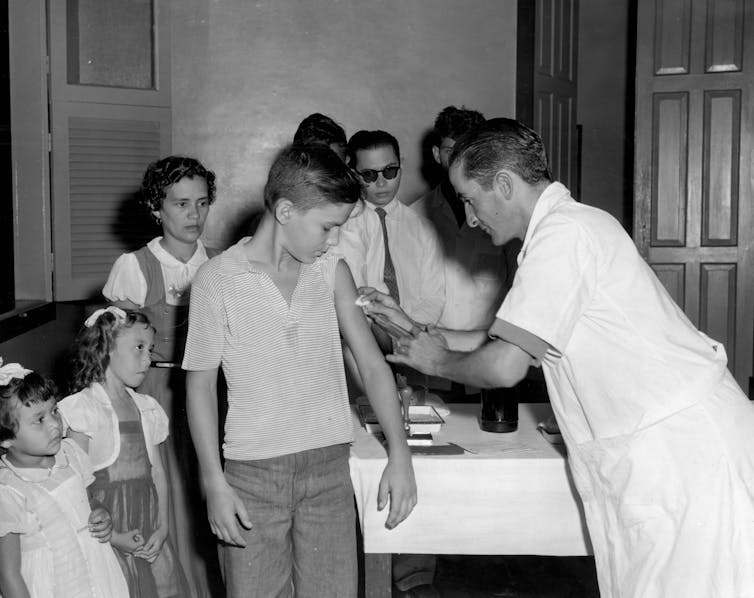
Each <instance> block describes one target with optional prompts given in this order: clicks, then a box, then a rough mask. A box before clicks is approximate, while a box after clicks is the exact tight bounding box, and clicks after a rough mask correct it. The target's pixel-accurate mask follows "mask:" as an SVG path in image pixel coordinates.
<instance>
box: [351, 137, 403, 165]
mask: <svg viewBox="0 0 754 598" xmlns="http://www.w3.org/2000/svg"><path fill="white" fill-rule="evenodd" d="M386 145H387V146H390V147H392V148H393V151H394V152H395V157H396V158H398V162H400V161H401V150H400V148H399V147H398V140H397V139H396V138H395V137H393V136H392V135H391V134H390V133H388V132H387V131H379V130H378V131H364V130H362V131H358V132H356V133H354V134H353V135H352V136H351V139H349V140H348V164H349V165H350V166H351V168H355V167H356V152H358V151H360V150H370V149H375V148H378V147H384V146H386Z"/></svg>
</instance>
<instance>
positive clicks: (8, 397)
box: [0, 372, 58, 442]
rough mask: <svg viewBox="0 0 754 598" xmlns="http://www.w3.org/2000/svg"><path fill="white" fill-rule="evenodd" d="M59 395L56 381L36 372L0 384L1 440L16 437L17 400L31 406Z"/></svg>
mask: <svg viewBox="0 0 754 598" xmlns="http://www.w3.org/2000/svg"><path fill="white" fill-rule="evenodd" d="M57 395H58V389H57V387H56V386H55V383H54V382H53V381H52V380H51V379H50V378H48V377H46V376H42V375H41V374H37V373H36V372H31V373H30V374H26V376H25V377H24V378H13V379H12V380H11V381H10V382H9V383H8V384H6V385H4V386H0V442H2V441H3V440H11V439H13V438H15V437H16V432H18V418H17V417H16V405H17V402H18V403H21V404H22V405H25V406H26V407H29V406H31V405H33V404H35V403H44V402H46V401H49V400H50V399H57Z"/></svg>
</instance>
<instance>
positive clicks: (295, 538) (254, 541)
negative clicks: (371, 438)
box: [221, 444, 357, 598]
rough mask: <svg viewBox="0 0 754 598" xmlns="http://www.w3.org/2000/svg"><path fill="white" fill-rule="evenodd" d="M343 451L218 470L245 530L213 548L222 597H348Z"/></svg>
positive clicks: (352, 562) (352, 536)
mask: <svg viewBox="0 0 754 598" xmlns="http://www.w3.org/2000/svg"><path fill="white" fill-rule="evenodd" d="M348 455H349V447H348V445H345V444H341V445H335V446H329V447H325V448H320V449H312V450H308V451H302V452H300V453H294V454H291V455H284V456H282V457H273V458H271V459H259V460H255V461H232V460H228V461H226V462H225V478H226V479H227V480H228V483H229V484H230V485H231V487H232V488H233V489H234V490H235V491H236V493H237V494H238V496H239V498H241V500H242V501H243V503H244V505H245V506H246V510H247V511H248V513H249V517H250V518H251V521H252V524H253V527H252V528H251V529H250V530H244V529H243V528H242V531H243V536H244V539H245V540H246V544H247V546H246V548H240V547H237V546H228V545H224V546H222V548H221V554H222V558H223V569H224V575H225V585H226V588H227V595H228V596H229V597H230V596H233V597H236V596H238V597H241V596H243V597H244V598H247V597H249V598H251V597H256V596H259V597H260V598H273V597H280V598H287V597H289V596H294V595H295V596H296V597H298V598H325V597H327V598H338V597H341V596H342V597H343V598H352V597H354V596H356V585H357V581H356V579H357V563H356V526H355V517H356V514H355V510H354V503H353V487H352V486H351V476H350V473H349V468H348Z"/></svg>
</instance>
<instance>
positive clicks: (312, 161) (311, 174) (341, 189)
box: [264, 145, 362, 211]
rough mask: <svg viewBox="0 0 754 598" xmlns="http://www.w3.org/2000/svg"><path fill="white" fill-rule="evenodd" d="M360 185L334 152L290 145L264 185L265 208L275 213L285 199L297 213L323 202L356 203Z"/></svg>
mask: <svg viewBox="0 0 754 598" xmlns="http://www.w3.org/2000/svg"><path fill="white" fill-rule="evenodd" d="M361 189H362V188H361V183H360V182H359V179H357V178H356V175H355V174H354V173H353V172H351V169H350V168H348V166H346V165H345V164H344V163H343V161H342V160H341V159H340V158H338V155H337V154H336V153H335V152H333V151H332V150H331V149H329V148H328V147H325V146H320V145H290V146H288V147H286V148H284V149H283V150H282V151H281V152H280V153H279V154H278V156H277V158H276V159H275V162H273V164H272V166H271V167H270V174H269V175H268V176H267V183H266V184H265V186H264V205H265V207H266V208H267V209H268V210H270V211H272V210H273V208H274V207H275V202H277V200H278V199H281V198H285V199H287V200H289V201H291V202H292V203H293V205H294V206H296V209H298V210H308V209H310V208H312V207H314V206H316V205H318V204H321V203H323V202H327V203H334V204H338V203H349V204H350V203H356V202H357V201H358V200H359V198H360V197H361Z"/></svg>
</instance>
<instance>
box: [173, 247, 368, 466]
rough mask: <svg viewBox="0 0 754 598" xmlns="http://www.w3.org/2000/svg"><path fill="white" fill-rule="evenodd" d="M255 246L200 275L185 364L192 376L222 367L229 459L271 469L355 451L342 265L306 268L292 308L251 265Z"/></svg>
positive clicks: (326, 259) (332, 262)
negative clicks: (294, 459)
mask: <svg viewBox="0 0 754 598" xmlns="http://www.w3.org/2000/svg"><path fill="white" fill-rule="evenodd" d="M248 239H249V238H248V237H247V238H245V239H242V240H241V241H239V242H238V243H237V244H236V245H234V246H232V247H231V248H229V249H228V250H227V251H225V252H223V253H222V254H221V255H219V256H217V257H215V258H213V259H211V260H210V261H209V262H207V263H205V264H204V265H203V266H202V267H201V268H200V269H199V271H198V272H197V274H196V277H195V278H194V282H193V284H192V288H191V306H190V311H189V332H188V339H187V341H186V353H185V357H184V360H183V369H185V370H209V369H214V368H217V367H218V366H222V369H223V373H224V375H225V379H226V381H227V384H228V416H227V419H226V421H225V438H224V442H223V453H224V455H225V458H227V459H236V460H250V459H266V458H269V457H277V456H281V455H287V454H292V453H296V452H300V451H304V450H308V449H313V448H321V447H325V446H330V445H333V444H340V443H345V442H351V441H352V439H353V429H352V425H351V417H350V411H349V407H348V393H347V390H346V381H345V374H344V370H343V355H342V349H341V342H340V335H339V329H338V320H337V317H336V313H335V298H334V281H335V269H336V267H337V263H338V258H337V257H336V256H335V255H325V256H323V257H322V258H320V259H318V260H317V261H315V262H314V263H313V264H301V269H300V271H299V278H298V282H297V284H296V288H295V290H294V291H293V294H292V297H291V303H290V305H289V304H288V303H287V302H286V300H285V299H284V298H283V296H282V295H281V293H280V291H279V290H278V288H277V286H276V285H275V284H274V282H273V281H272V279H271V278H270V277H269V276H268V275H267V274H266V273H264V272H262V271H260V270H259V269H257V268H255V267H254V265H253V264H251V263H250V262H249V261H248V260H247V259H246V256H245V253H244V244H245V243H246V242H247V241H248Z"/></svg>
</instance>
